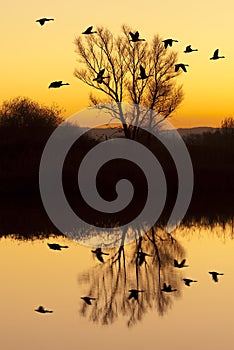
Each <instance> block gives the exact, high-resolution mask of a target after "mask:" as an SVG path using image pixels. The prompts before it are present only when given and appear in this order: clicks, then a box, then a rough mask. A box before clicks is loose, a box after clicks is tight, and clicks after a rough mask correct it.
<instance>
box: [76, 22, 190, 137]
mask: <svg viewBox="0 0 234 350" xmlns="http://www.w3.org/2000/svg"><path fill="white" fill-rule="evenodd" d="M122 30H123V34H122V35H121V36H117V37H116V38H115V37H114V36H113V34H112V33H111V32H110V31H109V30H108V29H105V28H103V27H100V28H97V33H96V34H92V35H85V36H84V35H83V36H79V37H77V38H76V40H75V45H76V52H77V54H78V57H79V58H78V62H79V63H80V64H81V67H80V68H77V69H76V70H75V73H74V75H75V76H76V77H77V78H78V79H79V80H81V81H83V82H84V83H85V84H87V85H89V86H90V87H92V88H93V89H96V90H97V91H98V96H94V95H93V94H91V95H90V100H91V103H92V105H97V104H100V103H102V104H103V103H105V102H116V103H117V106H118V108H117V109H118V111H117V114H116V115H115V117H117V118H118V119H119V120H120V122H121V123H122V126H123V129H124V133H125V136H126V137H128V138H133V139H135V138H136V135H137V131H138V128H139V127H141V126H142V125H143V124H147V125H148V126H150V127H151V128H154V127H156V126H157V125H158V124H159V123H160V122H161V121H162V120H164V119H165V118H167V117H169V116H170V115H171V113H172V112H173V111H174V110H175V109H176V108H177V107H178V106H179V104H180V102H181V101H182V98H183V93H182V87H181V86H179V87H177V86H176V81H175V79H174V78H176V77H177V76H178V74H180V72H175V63H176V60H177V54H176V53H175V52H173V51H171V50H166V49H165V48H164V46H163V43H162V40H161V38H160V37H159V36H157V35H156V36H154V37H153V39H152V41H151V42H150V43H148V42H147V41H137V42H132V41H130V35H129V32H130V31H131V28H129V27H127V26H123V27H122ZM102 94H103V95H105V97H106V98H105V99H102V98H101V97H100V96H101V95H102ZM121 102H129V103H132V104H135V105H136V106H138V105H142V106H144V107H146V112H145V113H144V114H142V110H141V113H140V112H139V110H138V109H137V107H136V110H135V113H131V116H127V115H126V114H124V113H123V111H122V108H121V104H120V103H121ZM149 110H150V111H151V113H149ZM132 125H135V126H134V127H132Z"/></svg>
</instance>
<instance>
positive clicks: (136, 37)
mask: <svg viewBox="0 0 234 350" xmlns="http://www.w3.org/2000/svg"><path fill="white" fill-rule="evenodd" d="M129 35H130V37H131V39H130V40H129V41H132V42H133V43H136V42H137V41H145V39H140V38H139V37H140V34H139V32H136V33H132V32H129Z"/></svg>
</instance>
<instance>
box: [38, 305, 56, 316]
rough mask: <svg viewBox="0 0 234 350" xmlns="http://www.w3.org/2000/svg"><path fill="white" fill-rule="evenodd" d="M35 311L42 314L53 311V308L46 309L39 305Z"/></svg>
mask: <svg viewBox="0 0 234 350" xmlns="http://www.w3.org/2000/svg"><path fill="white" fill-rule="evenodd" d="M34 311H36V312H40V313H41V314H46V313H52V312H53V311H52V310H46V309H45V308H44V307H43V306H41V305H40V306H38V308H37V309H35V310H34Z"/></svg>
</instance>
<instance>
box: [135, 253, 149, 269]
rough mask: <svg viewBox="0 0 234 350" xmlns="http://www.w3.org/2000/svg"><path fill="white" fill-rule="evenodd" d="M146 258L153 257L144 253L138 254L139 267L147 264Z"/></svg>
mask: <svg viewBox="0 0 234 350" xmlns="http://www.w3.org/2000/svg"><path fill="white" fill-rule="evenodd" d="M146 256H151V255H150V254H147V253H144V252H137V263H138V265H139V266H141V265H142V264H143V263H146V260H145V257H146Z"/></svg>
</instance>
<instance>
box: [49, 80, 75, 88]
mask: <svg viewBox="0 0 234 350" xmlns="http://www.w3.org/2000/svg"><path fill="white" fill-rule="evenodd" d="M63 85H70V84H69V83H63V82H62V80H58V81H52V83H50V85H49V87H48V88H49V89H50V88H59V87H61V86H63Z"/></svg>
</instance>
